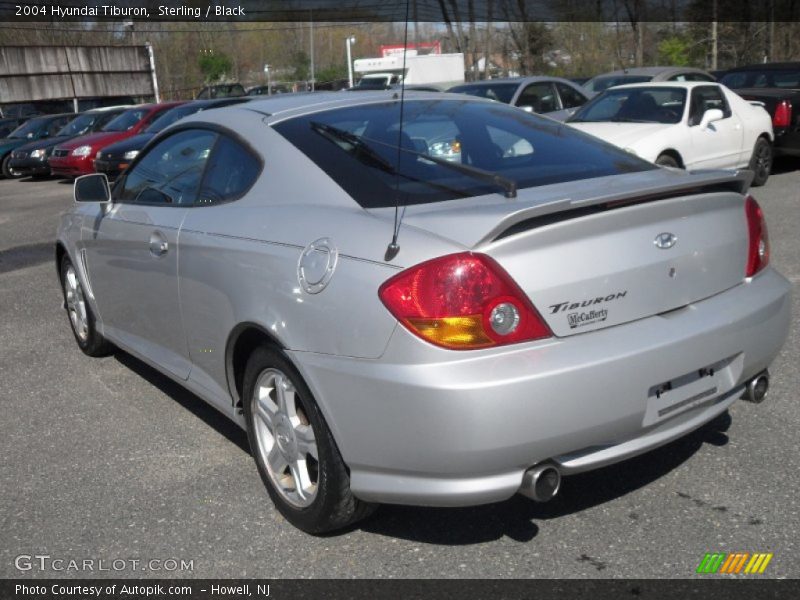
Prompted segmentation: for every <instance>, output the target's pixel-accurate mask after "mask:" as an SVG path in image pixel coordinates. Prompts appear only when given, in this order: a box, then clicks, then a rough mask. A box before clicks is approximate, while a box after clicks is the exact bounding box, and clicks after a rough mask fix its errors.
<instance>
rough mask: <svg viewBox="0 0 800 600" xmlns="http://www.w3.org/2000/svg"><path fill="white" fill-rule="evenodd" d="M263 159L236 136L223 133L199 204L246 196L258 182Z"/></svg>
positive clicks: (212, 157) (202, 189)
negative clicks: (235, 139) (241, 143)
mask: <svg viewBox="0 0 800 600" xmlns="http://www.w3.org/2000/svg"><path fill="white" fill-rule="evenodd" d="M260 171H261V163H260V161H259V160H258V158H256V157H255V156H253V154H252V153H251V152H250V151H249V150H247V149H246V148H244V147H243V146H241V145H240V144H239V143H238V142H235V141H234V140H232V139H230V138H228V137H225V136H221V137H220V138H219V141H218V142H217V145H216V146H215V147H214V152H213V153H212V155H211V160H210V161H209V163H208V168H207V169H206V175H205V178H204V179H203V185H202V186H201V188H200V193H199V194H198V197H197V198H198V199H197V204H217V203H219V202H225V201H228V200H234V199H236V198H239V197H240V196H242V195H243V194H244V193H245V192H246V191H247V190H248V189H250V187H251V186H252V185H253V183H255V181H256V178H258V174H259V172H260Z"/></svg>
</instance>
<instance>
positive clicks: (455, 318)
mask: <svg viewBox="0 0 800 600" xmlns="http://www.w3.org/2000/svg"><path fill="white" fill-rule="evenodd" d="M751 177H752V175H751V173H749V172H746V171H743V172H725V171H705V172H694V173H687V172H685V171H679V170H675V169H665V168H659V167H656V166H654V165H652V164H650V163H647V162H644V161H643V160H641V159H639V158H637V157H636V156H634V155H632V154H629V153H626V152H624V151H622V150H619V149H617V148H615V147H612V146H610V145H608V144H605V143H603V142H601V141H599V140H597V139H595V138H593V137H591V136H588V135H586V134H583V133H580V132H578V131H575V130H573V129H571V128H570V127H569V126H568V125H564V124H561V123H557V122H555V121H551V120H549V119H546V118H543V117H539V116H536V115H531V114H527V113H525V112H523V111H520V110H518V109H515V108H513V107H508V106H504V105H500V104H498V103H495V102H490V101H484V100H480V99H476V98H470V97H465V96H462V95H447V94H425V93H408V94H406V95H405V97H404V98H401V97H400V96H399V95H398V94H397V93H393V92H377V93H363V94H337V93H330V94H308V95H296V96H293V95H286V96H282V97H279V98H272V99H267V100H263V101H254V102H250V103H247V104H243V105H239V106H234V107H228V108H224V109H218V110H209V111H203V112H202V113H197V114H195V115H193V116H191V117H188V118H185V119H183V120H181V121H179V122H178V123H177V124H175V125H174V126H172V127H170V128H168V129H167V130H165V131H163V132H162V133H161V134H159V135H158V136H157V137H156V138H155V139H153V140H152V142H150V144H149V145H148V146H147V147H146V149H144V150H143V151H142V152H141V153H140V154H139V156H138V157H137V159H136V160H135V161H134V162H133V163H132V164H131V166H130V167H129V168H128V169H127V170H126V171H125V173H124V174H123V175H122V176H121V177H120V179H119V180H118V181H117V182H116V184H115V185H114V187H113V189H112V190H109V189H108V183H107V181H106V180H105V178H104V176H103V175H88V176H86V177H83V178H80V179H79V180H78V181H77V182H76V185H75V199H76V203H75V204H74V206H73V208H72V209H71V210H69V211H68V212H67V213H66V214H65V215H63V217H62V219H61V224H60V227H59V230H58V240H57V246H56V260H57V267H58V271H59V274H60V277H61V283H62V286H63V290H64V299H65V306H66V309H67V312H68V315H69V319H70V323H71V325H72V329H73V332H74V334H75V338H76V340H77V342H78V345H79V346H80V348H81V349H82V350H83V351H84V352H85V353H86V354H88V355H90V356H98V355H101V354H105V353H107V352H109V351H111V350H112V348H114V347H116V348H119V349H121V350H123V351H125V352H129V353H130V354H132V355H134V356H136V357H138V358H140V359H141V360H143V361H145V362H147V363H148V364H150V365H152V366H153V367H154V368H156V369H158V370H159V371H162V372H163V373H165V374H166V375H168V376H169V377H171V378H173V379H174V380H175V381H177V382H179V383H181V384H182V385H183V386H185V387H186V388H187V389H189V390H191V391H192V392H194V393H195V394H197V395H198V396H200V397H201V398H203V399H204V400H205V401H207V402H208V403H210V404H211V405H212V406H214V407H215V408H217V409H218V410H219V411H220V412H222V413H223V414H225V415H227V416H228V417H229V418H230V419H232V420H234V421H235V422H236V423H238V424H239V425H241V426H242V427H243V428H245V429H246V430H247V434H248V437H249V441H250V445H251V448H252V452H253V456H254V458H255V461H256V465H257V467H258V470H259V473H260V474H261V477H262V479H263V481H264V483H265V484H266V487H267V490H268V491H269V494H270V496H271V497H272V500H273V501H274V503H275V505H276V506H277V508H278V509H279V510H280V512H281V513H282V514H283V515H284V516H285V517H286V518H287V519H288V520H289V521H291V522H292V523H293V524H294V525H296V526H297V527H299V528H301V529H303V530H305V531H308V532H313V533H319V532H324V531H330V530H334V529H337V528H342V527H344V526H346V525H348V524H349V523H352V522H354V521H356V520H358V519H360V518H363V517H364V516H366V515H367V514H369V512H370V511H371V510H372V509H373V507H374V506H375V504H376V503H379V502H389V503H403V504H417V505H430V506H461V505H472V504H480V503H488V502H495V501H499V500H503V499H506V498H509V497H510V496H512V495H513V494H515V493H518V492H519V493H522V494H524V495H526V496H529V497H531V498H533V499H535V500H540V501H543V500H547V499H549V498H551V497H552V496H553V495H555V494H556V493H557V492H558V489H559V486H560V482H561V476H562V475H570V474H573V473H578V472H581V471H586V470H589V469H595V468H598V467H601V466H604V465H608V464H610V463H614V462H617V461H621V460H624V459H627V458H629V457H632V456H635V455H637V454H640V453H643V452H646V451H648V450H650V449H652V448H655V447H657V446H660V445H662V444H665V443H667V442H669V441H670V440H673V439H675V438H677V437H679V436H682V435H684V434H686V433H688V432H690V431H692V430H693V429H696V428H697V427H699V426H700V425H702V424H704V423H706V422H707V421H709V420H711V419H713V418H714V417H716V416H717V415H719V414H720V413H722V412H724V411H725V410H726V409H727V408H728V407H729V406H730V405H731V404H733V403H734V402H735V401H736V400H737V399H738V398H740V397H742V396H744V397H746V398H748V399H750V400H753V401H760V400H761V399H762V398H763V397H764V394H765V393H766V388H767V385H768V374H767V370H766V369H767V367H768V366H769V364H770V362H771V361H772V360H773V359H774V357H775V356H776V354H777V353H778V351H779V349H780V348H781V345H782V343H783V341H784V339H785V337H786V335H787V330H788V324H789V319H790V314H789V307H790V297H789V295H790V286H789V283H788V282H787V281H786V280H785V279H784V278H783V277H782V276H781V275H780V274H778V273H777V272H776V271H775V270H774V269H773V268H771V267H770V266H769V242H768V238H767V229H766V224H765V220H764V215H763V214H762V210H761V208H760V207H759V205H758V203H757V202H756V201H755V200H754V199H753V198H752V197H750V196H748V195H747V190H748V187H749V184H750V180H751Z"/></svg>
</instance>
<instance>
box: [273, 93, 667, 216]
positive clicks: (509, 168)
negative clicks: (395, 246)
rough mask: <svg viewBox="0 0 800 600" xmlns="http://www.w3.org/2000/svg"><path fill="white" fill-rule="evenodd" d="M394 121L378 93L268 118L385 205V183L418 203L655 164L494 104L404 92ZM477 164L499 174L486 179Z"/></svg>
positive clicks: (341, 178)
mask: <svg viewBox="0 0 800 600" xmlns="http://www.w3.org/2000/svg"><path fill="white" fill-rule="evenodd" d="M399 122H400V103H399V102H386V103H380V104H370V105H359V106H354V107H349V108H341V109H335V110H329V111H324V112H319V113H315V114H311V115H304V116H300V117H295V118H293V119H289V120H286V121H283V122H281V123H278V124H276V125H274V128H275V130H276V131H278V133H280V134H281V135H283V136H284V137H285V138H287V139H288V140H289V141H290V142H291V143H292V144H294V145H295V146H297V147H298V148H299V149H300V150H301V151H302V152H303V153H305V154H306V156H308V157H309V158H310V159H311V160H312V161H314V162H315V163H316V164H317V165H318V166H319V167H320V168H321V169H323V170H324V171H325V172H326V173H327V174H328V175H329V176H330V177H332V178H333V179H334V180H335V181H336V182H337V183H338V184H339V185H340V186H341V187H342V188H343V189H344V190H345V191H346V192H347V193H348V194H350V196H352V198H353V199H354V200H355V201H356V202H358V203H359V204H360V205H361V206H363V207H365V208H379V207H386V206H394V203H395V201H396V198H397V196H396V193H395V189H397V190H398V192H399V193H400V195H401V202H402V204H423V203H429V202H439V201H443V200H453V199H456V198H464V197H469V196H480V195H484V194H500V197H502V194H503V188H504V187H506V184H507V183H508V182H513V184H514V185H515V187H516V188H519V189H522V188H528V187H534V186H540V185H547V184H551V183H558V182H562V181H573V180H577V179H587V178H591V177H602V176H605V175H614V174H618V173H629V172H635V171H645V170H648V169H653V168H655V167H654V166H653V165H651V164H650V163H647V162H645V161H643V160H641V159H638V158H636V157H635V156H632V155H630V154H629V153H627V152H624V151H622V150H619V149H617V148H614V147H612V146H610V145H608V144H605V143H603V142H600V141H599V140H596V139H595V138H593V137H590V136H588V135H585V134H582V133H581V132H578V131H576V130H573V129H571V128H570V127H569V126H566V125H562V124H561V123H556V122H554V121H551V120H549V119H545V118H542V117H538V116H535V115H530V114H527V113H524V112H522V111H520V110H519V109H516V108H513V107H509V106H503V105H500V104H490V103H482V102H475V101H470V100H463V101H460V100H410V101H406V102H405V107H404V109H403V129H402V133H400V128H399ZM398 139H399V140H400V150H399V152H398ZM427 156H429V157H431V158H430V159H428V158H426V157H427ZM398 159H399V160H398ZM443 163H450V164H443ZM459 167H462V168H459ZM487 173H491V174H495V175H498V176H499V177H500V178H501V179H502V181H496V182H494V183H493V182H490V181H487V180H486V178H485V177H483V175H485V174H487Z"/></svg>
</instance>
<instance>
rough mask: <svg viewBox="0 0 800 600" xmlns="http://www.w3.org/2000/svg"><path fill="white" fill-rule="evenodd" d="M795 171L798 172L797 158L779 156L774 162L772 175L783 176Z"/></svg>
mask: <svg viewBox="0 0 800 600" xmlns="http://www.w3.org/2000/svg"><path fill="white" fill-rule="evenodd" d="M795 170H797V157H796V156H778V157H777V158H775V160H774V161H773V162H772V171H771V172H770V175H782V174H783V173H790V172H792V171H795Z"/></svg>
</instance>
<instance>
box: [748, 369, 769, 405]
mask: <svg viewBox="0 0 800 600" xmlns="http://www.w3.org/2000/svg"><path fill="white" fill-rule="evenodd" d="M768 391H769V371H762V372H761V373H759V374H758V375H756V376H755V377H753V378H752V379H751V380H750V381H748V382H747V385H746V386H745V388H744V394H743V395H742V400H747V401H748V402H752V403H753V404H761V403H762V402H763V401H764V398H765V397H766V395H767V392H768Z"/></svg>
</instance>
